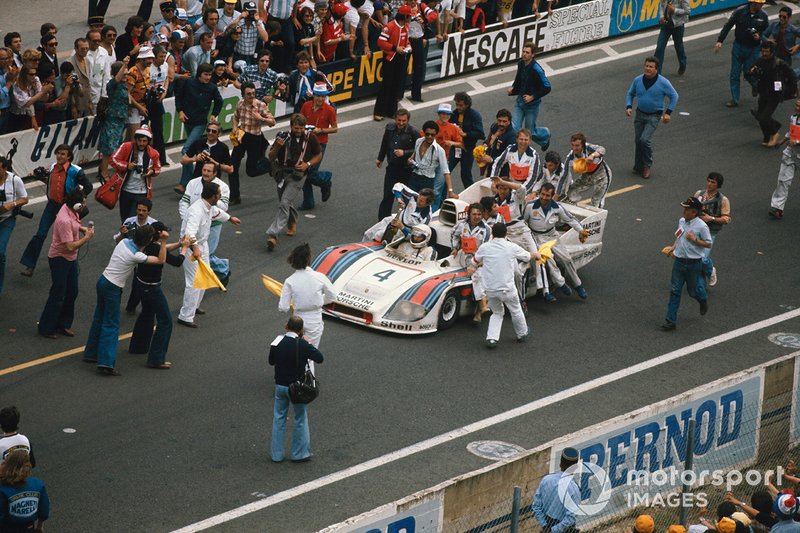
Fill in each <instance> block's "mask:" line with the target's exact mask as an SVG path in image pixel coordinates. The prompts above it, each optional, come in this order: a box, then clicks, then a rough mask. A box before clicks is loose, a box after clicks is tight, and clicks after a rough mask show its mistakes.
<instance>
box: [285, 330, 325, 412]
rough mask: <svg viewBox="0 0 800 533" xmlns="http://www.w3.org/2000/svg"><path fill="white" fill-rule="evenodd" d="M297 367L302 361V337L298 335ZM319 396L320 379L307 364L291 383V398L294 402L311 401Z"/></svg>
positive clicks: (295, 356) (295, 358)
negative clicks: (301, 373) (318, 379)
mask: <svg viewBox="0 0 800 533" xmlns="http://www.w3.org/2000/svg"><path fill="white" fill-rule="evenodd" d="M294 362H295V368H297V364H298V363H299V362H300V337H297V344H296V345H295V351H294ZM317 396H319V381H317V378H316V377H314V373H313V372H311V369H310V368H309V367H308V364H306V369H305V371H304V372H303V375H302V376H300V378H299V379H297V380H296V381H294V382H293V383H290V384H289V399H290V400H292V403H311V402H313V401H314V399H315V398H316V397H317Z"/></svg>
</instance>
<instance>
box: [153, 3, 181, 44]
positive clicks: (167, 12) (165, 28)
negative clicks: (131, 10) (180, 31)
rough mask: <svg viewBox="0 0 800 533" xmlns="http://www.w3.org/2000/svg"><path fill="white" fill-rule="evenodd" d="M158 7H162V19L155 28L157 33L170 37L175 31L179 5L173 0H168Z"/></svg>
mask: <svg viewBox="0 0 800 533" xmlns="http://www.w3.org/2000/svg"><path fill="white" fill-rule="evenodd" d="M158 7H159V8H160V9H161V20H159V21H158V22H157V23H156V24H155V27H154V29H155V31H156V32H157V33H162V34H164V35H166V36H167V37H169V35H170V34H171V33H172V32H173V31H175V22H176V21H175V10H176V9H178V5H177V4H176V3H175V2H173V1H172V0H167V1H166V2H161V3H160V4H159V5H158Z"/></svg>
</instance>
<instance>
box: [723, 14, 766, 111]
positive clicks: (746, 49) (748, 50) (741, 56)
mask: <svg viewBox="0 0 800 533" xmlns="http://www.w3.org/2000/svg"><path fill="white" fill-rule="evenodd" d="M765 3H766V0H750V2H748V3H747V4H746V5H743V6H740V7H738V8H736V9H735V10H734V12H733V13H731V16H730V17H729V18H728V21H727V22H726V23H725V25H724V26H722V31H720V32H719V36H717V42H716V44H715V45H714V52H715V53H717V52H719V51H720V49H722V43H723V41H725V37H727V36H728V33H729V32H730V31H731V29H732V28H733V27H734V26H736V30H735V31H734V42H733V49H732V50H731V73H730V87H731V99H730V100H729V101H728V103H726V104H725V105H726V106H728V107H736V106H738V105H739V83H740V81H739V78H740V76H741V75H742V72H744V74H745V76H744V79H745V80H747V82H748V83H750V85H751V86H752V87H753V96H755V95H756V91H757V88H756V82H755V80H754V79H752V78H751V77H749V76H748V74H747V72H748V71H749V70H750V67H752V66H753V63H755V62H756V59H758V46H759V44H760V43H761V38H762V34H763V33H764V31H765V30H766V29H767V26H768V25H769V17H768V16H767V14H766V13H765V12H764V11H762V10H761V7H762V6H763V5H764V4H765Z"/></svg>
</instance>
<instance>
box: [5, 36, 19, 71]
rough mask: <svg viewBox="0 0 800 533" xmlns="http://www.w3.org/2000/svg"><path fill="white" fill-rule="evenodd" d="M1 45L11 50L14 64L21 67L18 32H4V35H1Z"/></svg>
mask: <svg viewBox="0 0 800 533" xmlns="http://www.w3.org/2000/svg"><path fill="white" fill-rule="evenodd" d="M3 46H5V47H6V48H8V49H9V50H11V55H12V59H13V60H14V65H16V67H17V68H18V69H20V68H22V37H21V36H20V34H19V32H16V31H12V32H9V33H6V35H5V37H3Z"/></svg>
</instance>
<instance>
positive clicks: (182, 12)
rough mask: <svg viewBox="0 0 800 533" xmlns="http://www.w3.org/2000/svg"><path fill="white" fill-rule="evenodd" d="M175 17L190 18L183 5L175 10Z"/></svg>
mask: <svg viewBox="0 0 800 533" xmlns="http://www.w3.org/2000/svg"><path fill="white" fill-rule="evenodd" d="M175 17H176V18H179V19H181V20H189V15H187V14H186V10H185V9H183V8H182V7H179V8H178V9H176V10H175Z"/></svg>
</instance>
